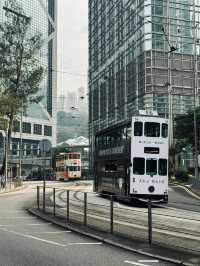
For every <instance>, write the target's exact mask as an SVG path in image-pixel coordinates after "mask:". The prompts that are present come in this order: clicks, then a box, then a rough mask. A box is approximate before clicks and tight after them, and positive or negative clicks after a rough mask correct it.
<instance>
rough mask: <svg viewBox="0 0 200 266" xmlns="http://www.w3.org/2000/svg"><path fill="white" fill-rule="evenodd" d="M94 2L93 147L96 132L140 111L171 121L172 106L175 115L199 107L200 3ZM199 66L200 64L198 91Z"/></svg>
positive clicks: (91, 33) (177, 0)
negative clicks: (197, 93)
mask: <svg viewBox="0 0 200 266" xmlns="http://www.w3.org/2000/svg"><path fill="white" fill-rule="evenodd" d="M88 3H89V115H90V117H89V134H90V144H91V148H92V147H93V143H94V134H95V132H96V131H98V130H100V129H103V128H105V127H107V126H109V125H112V124H115V123H118V122H119V121H124V120H126V119H128V118H130V117H131V116H132V115H133V114H134V112H135V111H136V110H138V109H150V110H157V111H158V113H159V114H160V115H162V116H165V117H168V115H169V110H170V107H169V106H172V110H173V115H178V114H182V113H185V112H186V111H187V110H189V109H191V108H193V106H194V87H195V86H194V69H195V58H198V56H199V45H200V43H199V37H200V34H199V27H200V25H199V23H200V1H199V0H113V1H111V0H101V1H100V0H99V1H98V0H89V1H88ZM195 51H196V54H197V57H195V56H194V54H195ZM199 68H200V66H199V64H197V65H196V71H197V75H196V77H197V79H196V81H197V89H198V86H199ZM197 91H198V90H197ZM169 95H170V97H169ZM197 98H198V97H197ZM197 104H198V100H197ZM91 154H92V153H91Z"/></svg>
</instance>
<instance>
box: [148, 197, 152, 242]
mask: <svg viewBox="0 0 200 266" xmlns="http://www.w3.org/2000/svg"><path fill="white" fill-rule="evenodd" d="M148 240H149V245H151V243H152V205H151V199H149V201H148Z"/></svg>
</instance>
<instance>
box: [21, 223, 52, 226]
mask: <svg viewBox="0 0 200 266" xmlns="http://www.w3.org/2000/svg"><path fill="white" fill-rule="evenodd" d="M50 224H52V223H37V224H23V225H24V226H41V225H50ZM19 225H20V224H19Z"/></svg>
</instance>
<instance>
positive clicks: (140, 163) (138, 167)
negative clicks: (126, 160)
mask: <svg viewBox="0 0 200 266" xmlns="http://www.w3.org/2000/svg"><path fill="white" fill-rule="evenodd" d="M144 163H145V160H144V158H133V173H134V174H135V175H144Z"/></svg>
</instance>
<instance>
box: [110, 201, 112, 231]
mask: <svg viewBox="0 0 200 266" xmlns="http://www.w3.org/2000/svg"><path fill="white" fill-rule="evenodd" d="M110 233H111V234H113V196H111V197H110Z"/></svg>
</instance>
